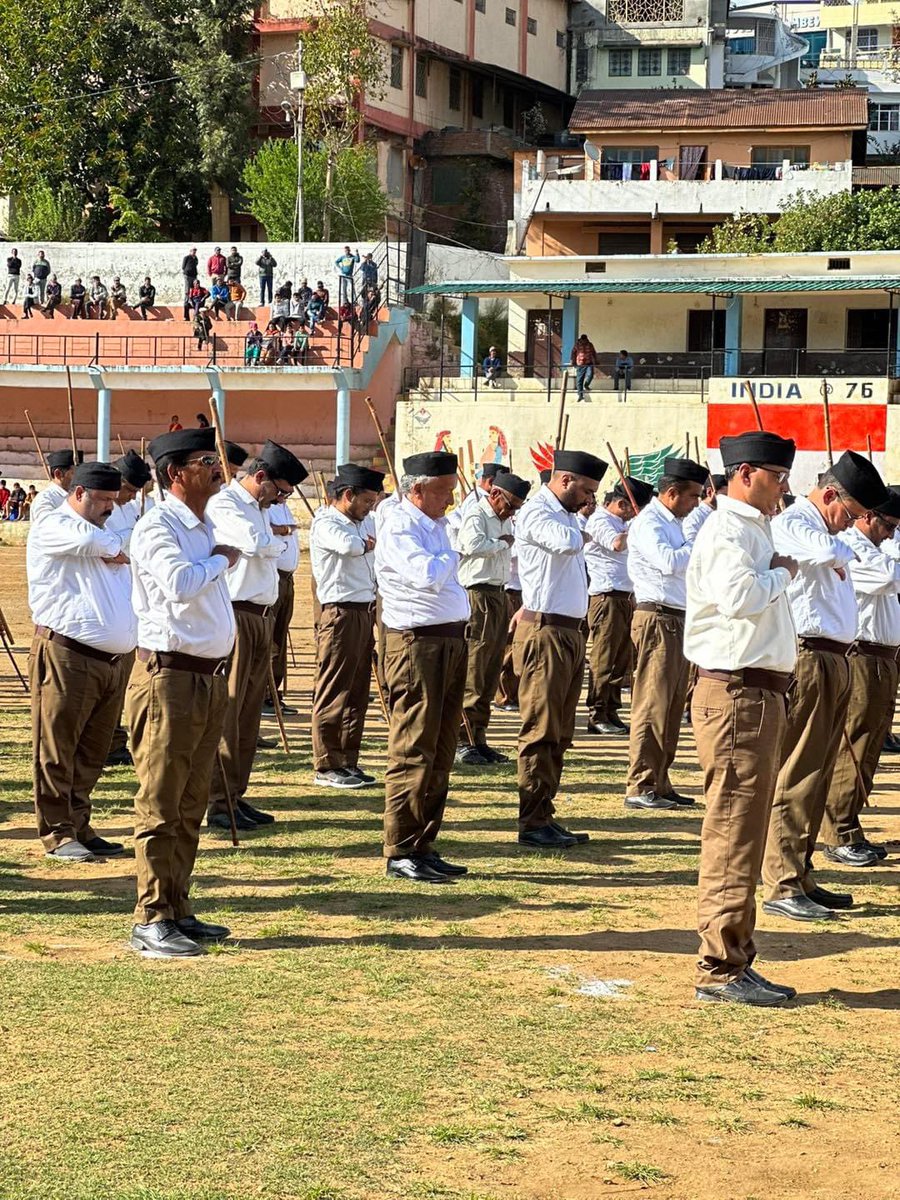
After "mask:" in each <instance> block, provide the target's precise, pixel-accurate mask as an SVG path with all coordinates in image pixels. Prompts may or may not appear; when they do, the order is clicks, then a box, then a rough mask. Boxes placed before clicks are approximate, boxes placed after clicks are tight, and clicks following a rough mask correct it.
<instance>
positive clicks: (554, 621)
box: [521, 608, 587, 633]
mask: <svg viewBox="0 0 900 1200" xmlns="http://www.w3.org/2000/svg"><path fill="white" fill-rule="evenodd" d="M521 619H522V620H523V621H528V622H530V623H531V624H533V625H537V626H538V628H540V627H541V626H542V625H557V626H559V628H560V629H577V630H578V632H579V633H585V632H586V630H587V621H586V620H585V619H584V618H583V617H564V616H562V614H561V613H543V612H532V611H531V609H529V608H523V609H522V618H521Z"/></svg>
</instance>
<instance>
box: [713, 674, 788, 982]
mask: <svg viewBox="0 0 900 1200" xmlns="http://www.w3.org/2000/svg"><path fill="white" fill-rule="evenodd" d="M691 716H692V719H693V725H694V736H695V737H696V739H697V757H698V758H699V760H700V766H701V768H702V770H703V789H704V798H705V800H706V815H705V816H704V818H703V829H702V832H701V834H700V876H699V881H698V929H699V933H700V961H699V962H698V963H697V976H696V982H697V986H698V987H708V986H709V985H710V984H724V983H728V982H729V981H730V980H733V979H738V978H739V977H740V975H741V974H742V972H743V970H744V967H746V966H748V965H749V964H750V963H752V962H753V959H754V958H755V956H756V947H755V946H754V944H753V930H754V927H755V925H756V885H757V882H758V881H759V871H760V867H761V866H762V858H763V851H764V849H765V845H766V830H767V828H768V824H769V811H770V809H771V806H772V795H773V793H774V791H775V780H776V779H777V777H778V764H779V762H780V761H781V747H782V741H783V739H784V731H785V728H786V725H787V715H786V706H785V697H784V696H783V695H780V694H778V693H777V692H771V691H767V690H765V689H763V688H754V687H744V686H743V685H742V684H740V683H737V682H735V683H728V682H726V681H725V680H719V679H698V680H697V684H696V687H695V689H694V701H693V704H692V705H691Z"/></svg>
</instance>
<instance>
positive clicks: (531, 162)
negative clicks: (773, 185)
mask: <svg viewBox="0 0 900 1200" xmlns="http://www.w3.org/2000/svg"><path fill="white" fill-rule="evenodd" d="M520 162H521V175H520V177H519V179H520V185H521V186H525V185H526V184H530V183H535V182H538V181H540V180H545V179H546V180H552V181H557V182H568V181H571V182H579V181H588V182H593V181H596V180H602V181H605V182H608V183H622V182H625V183H674V182H677V183H713V182H720V181H722V180H730V179H731V180H737V181H747V180H763V181H764V180H781V179H784V180H794V181H796V180H797V179H807V178H809V179H813V178H814V177H815V176H817V175H820V174H821V173H823V172H824V173H826V174H834V173H836V172H839V173H842V174H845V173H846V172H847V170H848V167H849V164H848V163H846V162H821V163H820V162H814V163H795V162H792V161H791V160H790V159H782V160H781V161H780V162H778V163H747V162H744V163H731V162H726V161H725V160H724V159H721V158H716V159H713V160H711V161H704V162H701V163H696V164H692V163H688V162H686V161H685V160H683V159H678V158H666V159H656V158H653V159H648V160H647V161H646V162H643V163H621V162H611V161H609V160H603V159H601V160H599V161H594V160H592V159H590V158H589V157H588V156H587V155H585V154H549V153H544V152H543V151H539V152H538V154H537V155H536V157H535V158H524V159H521V160H520Z"/></svg>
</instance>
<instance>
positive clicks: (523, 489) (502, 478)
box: [491, 471, 531, 500]
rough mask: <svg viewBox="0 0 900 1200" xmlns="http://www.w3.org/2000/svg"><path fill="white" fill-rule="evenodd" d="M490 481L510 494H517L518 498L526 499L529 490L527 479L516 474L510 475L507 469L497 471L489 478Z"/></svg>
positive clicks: (529, 485)
mask: <svg viewBox="0 0 900 1200" xmlns="http://www.w3.org/2000/svg"><path fill="white" fill-rule="evenodd" d="M491 483H492V484H493V486H494V487H497V488H502V489H503V491H504V492H509V493H510V495H512V496H518V498H519V499H520V500H526V499H527V498H528V493H529V492H530V491H531V484H530V483H529V482H528V480H527V479H520V478H519V476H518V475H511V474H510V473H509V471H501V472H499V473H498V474H497V475H495V476H494V478H493V479H492V480H491Z"/></svg>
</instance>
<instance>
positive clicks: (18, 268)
mask: <svg viewBox="0 0 900 1200" xmlns="http://www.w3.org/2000/svg"><path fill="white" fill-rule="evenodd" d="M21 274H22V260H21V258H19V251H18V250H16V248H15V247H13V252H12V254H10V255H9V257H8V258H7V260H6V295H5V296H4V297H3V303H4V304H5V303H6V302H7V300H9V294H10V292H12V302H13V304H15V303H16V301H17V300H18V299H19V278H20V276H21Z"/></svg>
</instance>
